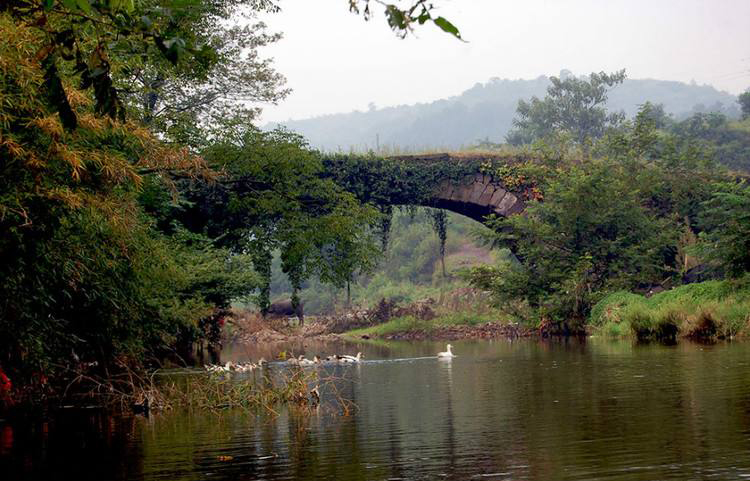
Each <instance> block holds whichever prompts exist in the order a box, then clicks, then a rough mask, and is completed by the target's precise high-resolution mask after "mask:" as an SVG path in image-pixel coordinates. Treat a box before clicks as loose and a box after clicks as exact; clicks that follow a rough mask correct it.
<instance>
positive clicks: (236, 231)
mask: <svg viewBox="0 0 750 481" xmlns="http://www.w3.org/2000/svg"><path fill="white" fill-rule="evenodd" d="M203 155H204V157H205V158H206V160H207V161H208V162H209V165H211V166H213V167H214V168H215V169H216V170H218V171H221V172H223V173H224V175H223V176H222V177H221V178H220V179H218V182H213V183H192V184H193V185H192V186H190V187H186V189H185V195H186V198H187V199H188V200H189V201H190V202H191V205H192V206H191V207H190V208H189V209H186V210H185V211H184V212H183V213H181V214H180V215H179V216H178V218H179V219H180V220H181V221H182V222H183V223H184V224H185V225H186V226H188V227H189V228H190V229H191V230H193V231H205V232H207V233H208V235H209V236H212V237H217V238H220V242H221V244H222V245H226V246H229V247H231V248H232V249H234V250H235V251H236V252H238V253H241V252H249V253H250V254H251V255H252V256H253V259H254V261H255V265H256V269H257V270H258V271H259V272H260V273H261V274H262V275H263V277H264V287H263V288H262V290H261V298H260V305H261V308H262V309H266V308H267V306H268V303H269V302H270V297H269V296H270V291H269V289H268V288H267V286H268V283H269V282H270V275H271V270H270V268H271V260H272V252H274V251H275V250H277V249H278V250H280V251H281V259H282V269H283V271H284V272H285V273H286V274H287V275H289V277H290V280H291V281H292V285H293V288H294V289H295V291H296V290H298V289H299V288H300V287H301V285H302V281H304V280H305V279H306V278H308V277H309V276H311V275H313V274H320V275H321V276H322V277H323V278H324V279H325V280H326V281H331V282H334V283H337V284H338V283H340V282H343V281H342V279H343V280H344V281H346V280H350V278H351V276H352V275H353V272H354V271H356V270H357V269H358V268H359V266H362V267H363V268H364V267H365V266H367V265H369V264H370V262H371V261H370V260H369V259H370V257H369V256H370V252H371V251H372V250H373V247H372V246H370V245H369V242H370V241H371V238H370V236H363V234H362V232H363V231H362V229H365V231H367V229H369V226H370V225H371V224H373V223H375V222H376V221H377V219H378V218H379V217H378V215H377V212H376V211H375V210H374V209H373V208H372V207H368V206H363V205H361V204H360V203H359V202H358V201H357V200H356V198H355V197H354V196H353V195H352V194H350V193H348V192H345V191H344V190H343V189H342V188H341V187H339V186H338V185H337V184H335V183H334V182H333V181H332V180H331V179H330V178H325V177H324V175H323V164H322V162H321V160H320V158H319V156H318V154H317V153H316V152H314V151H311V150H310V149H309V148H308V147H307V144H306V143H305V141H304V140H303V139H302V138H301V137H300V136H298V135H296V134H293V133H291V132H288V131H285V130H275V131H271V132H263V131H261V130H258V129H254V128H249V129H244V130H235V131H233V132H232V133H231V134H227V135H225V136H224V137H223V138H222V139H220V140H217V141H216V142H214V143H213V144H212V145H210V146H209V147H208V148H206V149H205V150H204V151H203ZM348 250H351V252H348ZM366 254H367V255H366Z"/></svg>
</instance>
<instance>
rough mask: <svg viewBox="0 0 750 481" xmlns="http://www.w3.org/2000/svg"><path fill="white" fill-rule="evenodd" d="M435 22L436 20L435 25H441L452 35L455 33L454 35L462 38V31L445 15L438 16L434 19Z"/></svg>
mask: <svg viewBox="0 0 750 481" xmlns="http://www.w3.org/2000/svg"><path fill="white" fill-rule="evenodd" d="M433 22H435V25H437V26H438V27H440V28H441V29H442V30H443V31H444V32H447V33H450V34H451V35H453V36H454V37H456V38H458V39H460V38H461V33H460V32H459V31H458V29H457V28H456V26H455V25H453V24H452V23H450V22H449V21H448V20H446V19H445V18H444V17H438V18H436V19H435V20H433Z"/></svg>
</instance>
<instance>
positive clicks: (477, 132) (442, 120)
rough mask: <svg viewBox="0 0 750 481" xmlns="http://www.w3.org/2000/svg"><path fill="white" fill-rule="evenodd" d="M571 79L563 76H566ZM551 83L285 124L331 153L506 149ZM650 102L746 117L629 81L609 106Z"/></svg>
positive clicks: (484, 87) (672, 88) (497, 82)
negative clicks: (527, 104)
mask: <svg viewBox="0 0 750 481" xmlns="http://www.w3.org/2000/svg"><path fill="white" fill-rule="evenodd" d="M565 75H570V73H569V72H565V71H564V72H562V74H561V76H565ZM549 83H550V81H549V77H547V76H540V77H538V78H536V79H533V80H509V79H500V78H493V79H490V80H489V81H488V82H486V83H477V84H476V85H475V86H474V87H472V88H470V89H469V90H466V91H465V92H463V93H461V94H460V95H458V96H456V97H450V98H448V99H441V100H436V101H434V102H431V103H426V104H416V105H401V106H397V107H386V108H381V109H377V108H372V109H371V110H369V111H367V112H358V111H355V112H351V113H342V114H332V115H325V116H321V117H316V118H311V119H302V120H290V121H287V122H283V123H282V124H283V125H284V126H286V127H288V128H290V129H291V130H294V131H296V132H299V133H300V134H302V135H304V136H305V137H306V138H307V139H308V140H309V141H310V143H311V144H312V145H313V146H314V147H317V148H322V149H324V150H330V151H338V150H343V151H349V150H351V149H353V150H355V151H367V150H371V149H372V150H375V151H383V152H385V153H387V152H389V151H409V150H419V149H424V148H459V147H468V146H472V145H476V144H478V143H481V142H482V141H489V142H494V143H499V142H503V141H504V138H505V135H506V134H507V133H508V131H509V130H510V128H511V125H512V122H513V118H514V116H515V115H516V107H517V106H518V101H519V100H522V99H529V98H530V97H532V96H537V97H543V96H544V93H545V90H546V88H547V87H548V86H549ZM646 101H649V102H651V103H653V104H663V105H664V110H665V111H666V112H667V113H670V114H672V115H673V116H674V118H675V119H676V120H681V119H684V118H686V117H688V116H690V115H692V114H694V113H697V112H721V113H724V114H725V115H727V116H728V117H730V118H736V117H738V116H739V108H738V106H737V98H736V97H735V96H734V95H730V94H728V93H726V92H720V91H718V90H716V89H715V88H714V87H711V86H709V85H694V84H685V83H682V82H675V81H666V80H653V79H627V80H625V82H623V83H622V84H621V85H618V86H616V87H615V88H613V89H612V91H611V92H610V94H609V101H608V103H607V107H608V109H609V110H611V111H620V110H622V111H624V112H625V114H626V116H628V117H632V116H633V115H635V113H636V112H637V111H638V106H639V105H641V104H643V103H645V102H646Z"/></svg>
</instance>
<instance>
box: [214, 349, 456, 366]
mask: <svg viewBox="0 0 750 481" xmlns="http://www.w3.org/2000/svg"><path fill="white" fill-rule="evenodd" d="M452 348H453V346H451V345H450V344H448V345H447V346H446V350H445V351H443V352H439V353H437V357H438V358H439V359H452V358H454V357H456V355H455V354H453V351H452V350H451V349H452ZM361 361H362V353H361V352H358V353H357V355H356V356H350V355H348V354H343V355H339V354H333V355H331V356H328V357H325V358H320V357H318V356H314V357H313V358H312V359H306V358H305V357H304V356H298V357H292V358H290V359H288V360H287V361H286V362H287V364H291V365H293V366H315V365H317V364H323V363H340V364H349V363H358V362H361ZM266 364H268V362H267V361H266V360H265V359H263V358H261V359H260V361H258V364H255V363H253V362H244V363H235V362H232V361H227V362H226V364H224V365H221V364H207V365H205V366H204V367H205V368H206V371H208V372H250V371H254V370H255V369H260V368H262V367H264V366H265V365H266Z"/></svg>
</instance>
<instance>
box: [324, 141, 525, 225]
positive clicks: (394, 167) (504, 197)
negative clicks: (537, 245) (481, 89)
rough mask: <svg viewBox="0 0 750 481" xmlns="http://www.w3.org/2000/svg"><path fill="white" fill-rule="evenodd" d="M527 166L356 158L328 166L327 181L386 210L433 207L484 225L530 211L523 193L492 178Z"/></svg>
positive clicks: (503, 161)
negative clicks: (488, 220)
mask: <svg viewBox="0 0 750 481" xmlns="http://www.w3.org/2000/svg"><path fill="white" fill-rule="evenodd" d="M526 160H529V158H528V157H526V156H525V155H486V154H460V155H454V154H447V153H444V154H429V155H402V156H394V157H387V158H382V157H373V156H356V155H355V156H333V157H331V158H328V159H325V160H324V165H325V169H326V171H327V175H330V176H332V177H334V178H335V180H336V182H337V183H338V184H339V185H341V186H342V187H344V188H345V189H346V190H348V191H349V192H352V193H353V194H355V195H356V196H357V197H358V198H359V199H360V200H361V201H363V202H371V203H373V204H375V205H379V206H381V207H382V208H385V209H387V208H389V207H390V206H396V205H419V206H424V207H434V208H438V209H445V210H449V211H452V212H456V213H458V214H461V215H464V216H466V217H469V218H471V219H473V220H476V221H479V222H484V220H485V217H486V216H487V215H489V214H496V215H498V216H501V217H507V216H510V215H514V214H518V213H520V212H522V211H523V210H524V209H525V208H526V200H525V199H526V197H527V196H526V195H525V193H524V192H523V189H522V188H519V189H515V190H514V189H510V188H508V187H507V186H506V185H504V183H503V181H502V177H501V176H498V175H494V174H493V172H497V171H498V168H503V167H508V166H512V165H514V164H519V163H521V162H524V161H526Z"/></svg>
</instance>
